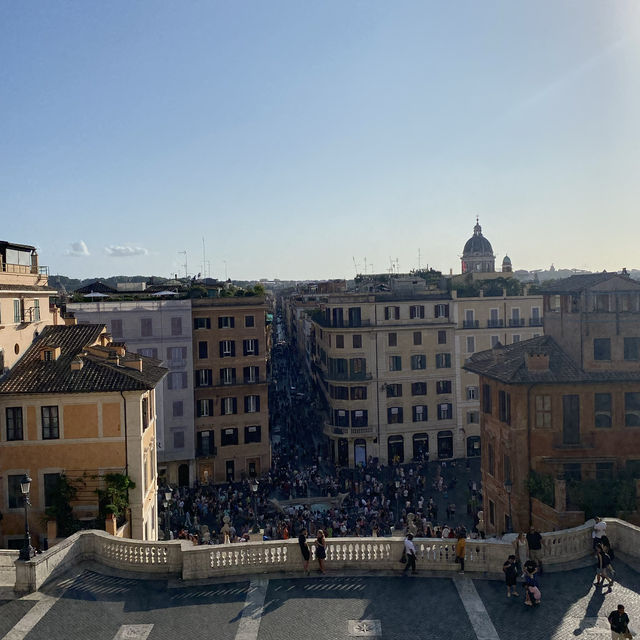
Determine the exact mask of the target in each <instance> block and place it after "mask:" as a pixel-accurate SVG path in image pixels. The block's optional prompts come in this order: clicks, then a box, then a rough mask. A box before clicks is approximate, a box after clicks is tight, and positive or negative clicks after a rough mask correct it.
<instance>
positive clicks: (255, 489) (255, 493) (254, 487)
mask: <svg viewBox="0 0 640 640" xmlns="http://www.w3.org/2000/svg"><path fill="white" fill-rule="evenodd" d="M251 491H253V515H254V516H255V519H256V523H255V526H254V533H258V531H259V530H260V529H259V527H258V480H257V479H256V478H255V477H254V478H253V479H252V480H251Z"/></svg>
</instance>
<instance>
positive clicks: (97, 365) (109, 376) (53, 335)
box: [0, 324, 167, 394]
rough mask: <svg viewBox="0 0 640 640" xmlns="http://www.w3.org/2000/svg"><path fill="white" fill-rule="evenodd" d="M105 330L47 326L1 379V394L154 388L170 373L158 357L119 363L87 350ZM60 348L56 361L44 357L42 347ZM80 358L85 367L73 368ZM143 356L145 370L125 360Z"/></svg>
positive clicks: (100, 327)
mask: <svg viewBox="0 0 640 640" xmlns="http://www.w3.org/2000/svg"><path fill="white" fill-rule="evenodd" d="M103 330H104V325H102V324H80V325H69V326H67V325H64V326H55V327H54V326H50V327H46V328H45V329H44V330H43V331H42V333H41V334H40V336H39V337H38V339H37V340H35V341H34V342H33V344H32V345H31V346H30V347H29V349H27V351H26V352H25V354H24V355H23V356H22V358H20V360H18V362H17V363H16V364H15V365H14V366H13V368H12V369H11V370H10V371H9V372H8V373H7V374H6V376H5V377H4V378H3V379H2V380H0V394H14V393H94V392H104V391H143V390H145V389H152V388H153V387H155V386H156V385H157V384H158V382H160V380H162V378H163V377H164V375H165V374H166V373H167V369H165V368H164V367H161V366H159V361H158V360H154V359H152V358H145V357H143V356H138V355H127V356H124V357H123V358H120V360H119V362H120V364H116V362H115V361H112V362H109V361H108V360H106V359H105V358H100V357H96V356H92V355H88V354H85V348H86V347H88V346H90V345H93V344H94V343H95V342H96V341H97V340H98V337H99V336H100V334H101V333H102V332H103ZM47 347H49V348H52V349H53V348H55V347H59V348H60V356H59V357H58V358H57V359H56V360H55V361H42V360H41V359H40V352H41V351H42V349H43V348H47ZM77 358H81V359H82V362H83V367H82V368H81V369H75V370H72V369H71V362H72V361H73V360H74V359H77ZM138 358H140V359H141V360H142V371H137V370H136V369H132V368H130V367H127V366H124V365H123V364H122V363H123V362H126V361H128V360H131V361H133V360H137V359H138Z"/></svg>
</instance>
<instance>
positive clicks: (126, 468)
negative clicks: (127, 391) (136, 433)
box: [120, 391, 129, 476]
mask: <svg viewBox="0 0 640 640" xmlns="http://www.w3.org/2000/svg"><path fill="white" fill-rule="evenodd" d="M120 395H121V396H122V406H123V408H124V473H125V475H127V476H128V475H129V441H128V438H127V400H126V398H125V397H124V392H123V391H120Z"/></svg>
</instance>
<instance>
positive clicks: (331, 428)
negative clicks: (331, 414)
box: [323, 423, 373, 438]
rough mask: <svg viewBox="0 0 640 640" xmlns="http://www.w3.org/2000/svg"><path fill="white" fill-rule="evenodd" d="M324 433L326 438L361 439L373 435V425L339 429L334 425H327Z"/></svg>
mask: <svg viewBox="0 0 640 640" xmlns="http://www.w3.org/2000/svg"><path fill="white" fill-rule="evenodd" d="M323 433H324V435H325V436H329V437H331V436H343V437H344V438H359V437H361V436H363V435H367V434H372V433H373V425H368V426H366V427H337V426H336V425H334V424H329V423H325V425H324V429H323Z"/></svg>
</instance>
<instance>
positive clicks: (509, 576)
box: [502, 554, 520, 598]
mask: <svg viewBox="0 0 640 640" xmlns="http://www.w3.org/2000/svg"><path fill="white" fill-rule="evenodd" d="M502 570H503V571H504V582H505V584H506V585H507V598H510V597H511V594H513V595H514V596H518V595H520V594H519V593H518V592H517V591H516V585H517V581H518V567H517V566H516V557H515V555H513V554H511V555H510V556H509V557H508V558H507V561H506V562H505V563H504V564H503V565H502Z"/></svg>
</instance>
